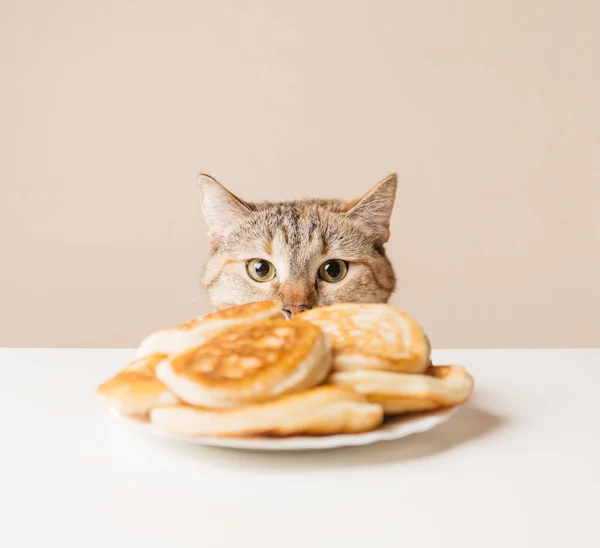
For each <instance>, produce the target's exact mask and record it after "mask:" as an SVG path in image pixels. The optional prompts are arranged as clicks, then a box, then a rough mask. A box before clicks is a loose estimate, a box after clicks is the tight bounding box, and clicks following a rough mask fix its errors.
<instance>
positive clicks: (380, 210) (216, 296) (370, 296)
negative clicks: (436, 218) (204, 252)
mask: <svg viewBox="0 0 600 548" xmlns="http://www.w3.org/2000/svg"><path fill="white" fill-rule="evenodd" d="M397 184H398V182H397V176H396V174H392V175H389V176H388V177H386V178H385V179H383V180H382V181H381V182H380V183H378V184H377V185H376V186H375V187H373V188H372V189H371V190H370V191H369V192H367V193H366V194H365V195H363V196H362V197H360V198H358V199H357V200H353V201H349V202H346V201H342V200H325V199H303V200H297V201H290V202H281V203H270V202H263V203H249V202H245V201H243V200H241V199H240V198H238V197H237V196H235V195H233V194H232V193H231V192H229V191H228V190H227V189H226V188H225V187H224V186H222V185H221V184H220V183H219V182H218V181H216V180H215V179H213V178H212V177H210V176H209V175H200V177H199V179H198V189H199V194H200V203H201V207H202V212H203V215H204V218H205V221H206V223H207V225H208V238H209V242H210V245H211V250H210V256H209V258H208V261H207V263H206V265H205V268H204V273H203V276H202V282H203V285H204V288H205V290H206V292H207V293H208V296H209V299H210V301H211V303H212V305H213V307H214V308H215V309H216V310H220V309H223V308H229V307H232V306H236V305H240V304H244V303H248V302H252V301H260V300H267V299H279V300H280V301H281V302H282V303H283V311H284V312H285V314H286V315H287V316H288V317H291V316H294V315H296V314H299V313H301V312H303V311H304V310H307V309H309V308H313V307H316V306H325V305H329V304H334V303H338V302H371V303H372V302H378V303H379V302H382V303H387V302H388V300H389V298H390V296H391V294H392V292H393V291H394V289H395V285H396V278H395V275H394V270H393V268H392V265H391V263H390V261H389V259H388V257H387V256H386V252H385V248H384V244H385V243H386V242H387V241H388V238H389V235H390V229H389V224H390V215H391V213H392V209H393V207H394V200H395V197H396V187H397Z"/></svg>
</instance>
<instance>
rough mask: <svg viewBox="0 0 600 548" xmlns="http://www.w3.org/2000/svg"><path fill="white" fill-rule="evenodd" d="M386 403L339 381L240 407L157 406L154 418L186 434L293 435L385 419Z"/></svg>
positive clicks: (339, 430) (369, 425)
mask: <svg viewBox="0 0 600 548" xmlns="http://www.w3.org/2000/svg"><path fill="white" fill-rule="evenodd" d="M382 419H383V411H382V409H381V406H379V405H377V404H373V403H368V402H367V401H366V400H365V399H364V398H363V397H361V396H359V395H357V394H355V393H353V392H351V391H348V390H344V389H341V388H337V387H335V386H319V387H317V388H313V389H311V390H307V391H305V392H300V393H298V394H292V395H287V396H282V397H280V398H277V399H274V400H272V401H269V402H266V403H261V404H255V405H249V406H246V407H238V408H235V409H202V408H198V407H192V406H189V405H174V406H167V407H160V408H155V409H153V410H152V411H151V412H150V421H151V422H152V423H153V424H155V425H157V426H159V427H161V428H163V429H165V430H168V431H169V432H173V433H175V434H180V435H184V436H235V437H241V436H294V435H301V434H305V435H312V436H323V435H328V434H349V433H356V432H366V431H369V430H373V429H374V428H376V427H377V426H379V425H380V424H381V421H382Z"/></svg>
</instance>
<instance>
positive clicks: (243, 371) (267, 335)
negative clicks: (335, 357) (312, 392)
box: [157, 320, 331, 408]
mask: <svg viewBox="0 0 600 548" xmlns="http://www.w3.org/2000/svg"><path fill="white" fill-rule="evenodd" d="M330 369H331V346H330V341H329V338H328V337H327V336H326V335H325V334H324V333H323V332H322V331H321V330H320V329H319V328H318V327H317V326H315V325H313V324H311V323H308V322H290V321H288V320H265V321H260V322H253V323H251V324H247V325H237V326H234V327H231V328H230V329H228V330H227V331H224V332H221V333H219V334H218V335H215V336H214V337H212V338H211V339H210V340H208V341H207V342H205V343H204V344H203V345H201V346H198V347H196V348H192V349H190V350H188V351H186V352H183V353H182V354H179V355H177V356H172V357H171V358H170V359H169V360H166V361H164V362H163V363H162V364H160V366H159V367H158V369H157V376H158V378H159V379H160V380H161V381H162V382H163V383H164V384H165V386H167V387H168V388H169V389H170V390H171V391H172V392H173V393H175V394H176V395H177V396H179V397H180V398H181V399H182V400H183V401H184V402H186V403H188V404H190V405H196V406H199V407H208V408H226V407H238V406H241V405H248V404H252V403H259V402H263V401H266V400H269V399H271V398H275V397H277V396H282V395H284V394H289V393H292V392H300V391H301V390H306V389H308V388H311V387H313V386H316V385H317V384H319V383H321V382H322V381H323V380H324V379H325V377H326V376H327V375H328V374H329V372H330Z"/></svg>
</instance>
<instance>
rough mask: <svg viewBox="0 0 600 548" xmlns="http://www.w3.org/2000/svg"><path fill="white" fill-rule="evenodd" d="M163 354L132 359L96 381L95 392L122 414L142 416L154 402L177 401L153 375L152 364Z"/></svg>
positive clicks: (153, 366)
mask: <svg viewBox="0 0 600 548" xmlns="http://www.w3.org/2000/svg"><path fill="white" fill-rule="evenodd" d="M166 357H167V356H166V355H165V354H152V355H150V356H145V357H143V358H139V359H137V360H135V361H134V362H133V363H131V364H129V365H128V366H127V367H126V368H125V369H123V371H121V372H120V373H117V374H116V375H115V376H114V377H113V378H112V379H109V380H108V381H106V382H105V383H103V384H102V385H100V386H99V387H98V388H97V390H96V393H97V394H98V395H99V396H101V397H102V398H103V399H104V400H105V401H106V402H107V403H108V405H109V406H110V407H111V408H113V409H115V410H116V411H118V412H119V413H120V414H123V415H130V416H142V417H143V416H146V415H147V413H148V410H149V409H150V408H151V407H152V406H154V405H168V404H174V403H178V402H179V400H178V399H177V398H176V397H175V396H174V395H173V394H171V392H169V391H168V390H167V389H166V388H165V386H164V384H163V383H161V382H160V381H159V380H158V379H157V378H156V366H157V365H158V364H159V363H161V362H162V361H164V360H165V358H166Z"/></svg>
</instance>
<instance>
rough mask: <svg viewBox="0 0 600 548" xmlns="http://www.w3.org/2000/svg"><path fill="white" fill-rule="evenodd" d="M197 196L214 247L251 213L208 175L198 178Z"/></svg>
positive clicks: (240, 201)
mask: <svg viewBox="0 0 600 548" xmlns="http://www.w3.org/2000/svg"><path fill="white" fill-rule="evenodd" d="M198 195H199V197H200V205H201V207H202V214H203V215H204V220H205V221H206V224H207V225H208V238H209V239H210V241H211V243H212V244H213V245H214V246H218V245H219V244H220V242H221V241H222V240H223V238H225V236H227V234H229V233H230V232H231V231H232V230H233V229H234V228H235V227H236V226H237V225H238V224H239V223H240V221H242V220H243V219H244V218H245V217H247V216H248V215H250V214H251V213H252V210H251V209H250V206H248V204H247V203H246V202H244V201H243V200H240V199H239V198H238V197H237V196H235V195H234V194H232V193H231V192H229V190H227V189H226V188H225V187H224V186H223V185H222V184H221V183H219V182H218V181H217V180H216V179H213V178H212V177H211V176H210V175H204V174H201V175H199V176H198Z"/></svg>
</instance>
